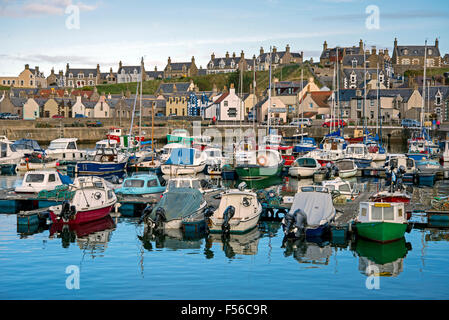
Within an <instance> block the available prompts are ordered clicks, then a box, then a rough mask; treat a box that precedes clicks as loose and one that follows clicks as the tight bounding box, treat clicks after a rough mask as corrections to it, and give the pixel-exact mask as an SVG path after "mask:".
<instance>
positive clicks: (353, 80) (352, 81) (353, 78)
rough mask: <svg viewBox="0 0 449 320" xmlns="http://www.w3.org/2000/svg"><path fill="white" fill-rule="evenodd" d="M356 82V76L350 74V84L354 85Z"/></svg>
mask: <svg viewBox="0 0 449 320" xmlns="http://www.w3.org/2000/svg"><path fill="white" fill-rule="evenodd" d="M356 80H357V76H356V75H355V74H351V83H355V82H356Z"/></svg>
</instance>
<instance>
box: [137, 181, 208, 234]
mask: <svg viewBox="0 0 449 320" xmlns="http://www.w3.org/2000/svg"><path fill="white" fill-rule="evenodd" d="M206 206H207V203H206V201H205V200H204V197H203V194H202V193H201V192H200V191H199V190H196V189H191V188H174V189H170V190H169V191H168V192H166V193H164V195H163V197H162V198H161V200H160V201H159V203H158V204H157V205H156V206H155V207H154V208H152V209H151V210H149V214H148V215H145V216H144V218H143V221H144V222H145V223H146V225H147V226H148V227H149V228H151V229H156V230H164V229H181V228H182V226H183V220H184V219H186V220H191V221H194V223H196V224H197V225H200V226H201V225H205V217H204V211H205V209H206Z"/></svg>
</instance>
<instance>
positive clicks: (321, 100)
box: [310, 91, 332, 108]
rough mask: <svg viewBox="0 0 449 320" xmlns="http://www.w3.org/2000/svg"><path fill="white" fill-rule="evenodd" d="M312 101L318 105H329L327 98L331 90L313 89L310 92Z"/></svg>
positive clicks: (322, 106)
mask: <svg viewBox="0 0 449 320" xmlns="http://www.w3.org/2000/svg"><path fill="white" fill-rule="evenodd" d="M310 94H311V97H312V99H313V101H315V103H316V104H317V105H318V107H321V108H325V107H329V104H328V103H327V99H329V97H330V96H331V95H332V91H315V92H310Z"/></svg>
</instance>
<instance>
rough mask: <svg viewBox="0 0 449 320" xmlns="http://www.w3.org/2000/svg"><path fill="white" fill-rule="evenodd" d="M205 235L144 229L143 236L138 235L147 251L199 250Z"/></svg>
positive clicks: (179, 230) (180, 230) (171, 230)
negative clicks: (164, 249)
mask: <svg viewBox="0 0 449 320" xmlns="http://www.w3.org/2000/svg"><path fill="white" fill-rule="evenodd" d="M205 236H206V234H205V233H194V232H193V233H189V232H183V231H182V229H164V230H155V229H152V228H148V227H145V229H144V232H143V235H142V236H140V235H138V236H137V237H138V238H139V240H140V241H142V244H143V247H144V248H145V249H146V250H148V251H153V250H154V249H163V248H166V249H171V250H184V249H201V246H202V244H203V240H204V237H205Z"/></svg>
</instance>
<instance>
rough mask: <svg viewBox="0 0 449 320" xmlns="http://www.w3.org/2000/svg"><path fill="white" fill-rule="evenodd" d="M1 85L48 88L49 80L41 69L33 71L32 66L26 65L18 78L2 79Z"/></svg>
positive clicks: (0, 79) (37, 68)
mask: <svg viewBox="0 0 449 320" xmlns="http://www.w3.org/2000/svg"><path fill="white" fill-rule="evenodd" d="M0 85H2V86H5V87H16V88H46V87H47V79H46V78H45V77H44V73H43V72H41V71H40V70H39V67H35V68H34V69H31V68H30V65H29V64H26V65H25V69H24V70H23V71H22V72H21V73H20V74H19V76H18V77H0Z"/></svg>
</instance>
